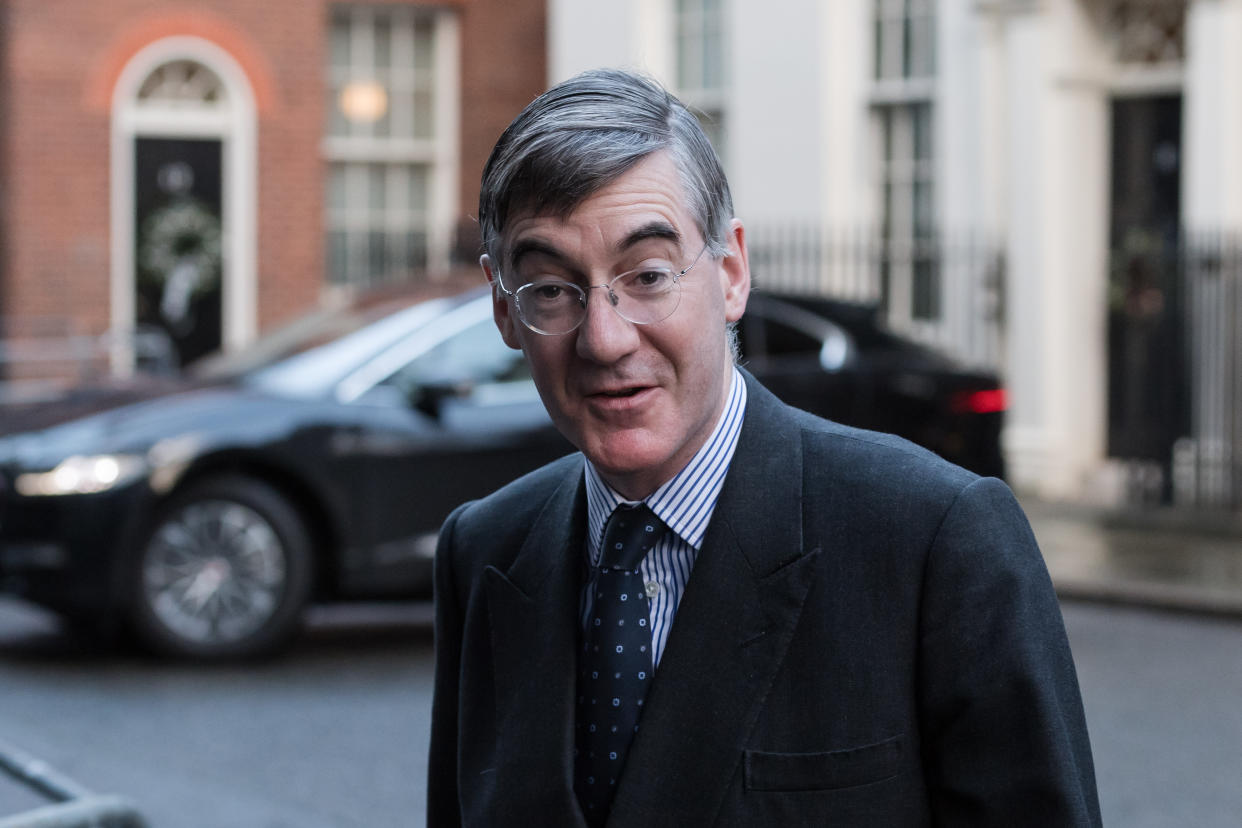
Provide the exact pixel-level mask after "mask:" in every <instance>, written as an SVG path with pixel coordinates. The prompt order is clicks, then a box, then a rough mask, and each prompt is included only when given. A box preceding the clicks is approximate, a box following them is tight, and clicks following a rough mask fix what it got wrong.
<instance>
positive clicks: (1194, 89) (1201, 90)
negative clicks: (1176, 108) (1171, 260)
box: [1182, 0, 1242, 231]
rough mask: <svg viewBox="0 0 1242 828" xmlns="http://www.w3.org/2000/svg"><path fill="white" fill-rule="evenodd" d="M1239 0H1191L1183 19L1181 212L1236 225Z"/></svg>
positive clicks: (1209, 223)
mask: <svg viewBox="0 0 1242 828" xmlns="http://www.w3.org/2000/svg"><path fill="white" fill-rule="evenodd" d="M1239 44H1242V0H1196V2H1193V3H1192V4H1191V6H1190V9H1189V10H1188V14H1187V19H1186V89H1185V97H1184V98H1183V119H1182V131H1183V138H1182V147H1183V149H1182V155H1183V158H1184V159H1185V163H1184V164H1183V166H1182V217H1183V221H1184V223H1185V225H1186V226H1187V227H1188V228H1189V229H1191V230H1192V231H1194V230H1200V231H1202V230H1209V231H1211V230H1222V229H1224V230H1234V229H1237V228H1239V227H1242V152H1240V151H1239V148H1240V147H1242V80H1240V79H1242V49H1239V48H1238V46H1239Z"/></svg>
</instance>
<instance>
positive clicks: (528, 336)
mask: <svg viewBox="0 0 1242 828" xmlns="http://www.w3.org/2000/svg"><path fill="white" fill-rule="evenodd" d="M704 243H705V240H704V239H703V238H702V236H701V235H700V233H699V231H698V228H697V227H696V225H695V223H694V218H693V216H692V215H691V213H690V211H689V209H688V208H687V206H686V202H685V198H684V197H683V195H682V188H681V181H680V176H679V175H678V173H677V170H676V167H675V165H674V164H673V162H672V160H671V159H670V158H669V157H668V155H667V154H665V153H663V152H660V153H655V154H653V155H651V156H649V157H647V158H646V159H644V160H643V161H641V162H639V163H638V164H636V165H635V166H634V167H632V168H631V169H630V170H629V171H627V172H626V173H625V174H624V175H622V176H621V177H620V178H618V179H616V180H615V181H613V182H612V183H611V184H609V185H608V186H606V187H604V188H602V189H600V190H598V191H597V192H595V193H594V194H593V195H592V196H590V197H589V198H587V199H586V200H585V201H583V202H582V203H581V204H580V205H578V207H577V209H575V210H574V211H573V212H572V213H571V214H569V216H568V217H565V218H560V217H557V216H547V215H534V214H519V215H518V216H517V217H516V218H515V219H513V220H512V221H511V222H510V223H509V227H508V228H507V229H506V230H505V233H504V239H503V249H504V250H505V251H506V253H505V257H506V259H507V260H506V261H505V262H503V263H500V266H499V268H497V267H496V263H492V262H490V261H489V260H488V259H487V257H484V259H483V267H484V270H485V271H486V272H487V275H488V278H489V279H494V278H496V275H497V270H499V273H500V274H501V278H502V279H503V281H504V285H505V287H507V288H508V289H509V290H511V291H514V290H517V288H518V287H520V286H521V285H523V284H526V283H527V282H529V281H532V280H533V279H534V278H535V277H537V276H551V277H554V278H559V279H563V280H565V281H570V282H575V283H577V284H579V285H582V286H584V287H585V286H586V285H599V284H603V283H605V282H608V281H610V280H611V279H612V278H613V277H614V276H616V275H618V274H620V273H624V272H625V271H628V270H633V269H635V268H637V267H640V266H643V265H647V266H652V265H660V264H662V265H666V266H668V267H670V268H671V269H672V270H673V271H680V270H682V269H684V268H685V267H687V266H688V265H690V263H691V262H693V261H694V259H695V257H696V256H697V255H698V254H699V251H700V250H702V249H703V246H704ZM728 243H729V251H730V255H729V256H727V257H725V258H722V259H715V258H713V257H712V256H711V254H710V253H704V254H703V256H702V258H700V259H699V260H698V262H697V263H696V264H695V265H694V267H693V269H691V270H690V272H689V273H687V274H686V275H685V276H683V277H682V279H681V302H680V304H679V305H678V307H677V309H676V310H675V311H674V312H673V314H672V315H671V316H669V317H668V318H667V319H665V320H663V321H662V322H656V323H653V324H649V325H635V324H634V323H632V322H628V321H626V320H625V319H622V318H621V317H620V316H618V315H617V313H616V312H615V311H614V310H613V309H612V306H611V305H610V304H609V303H608V297H607V292H606V291H604V290H590V291H587V314H586V319H585V320H583V322H582V324H581V325H580V326H579V327H578V328H577V330H574V331H572V332H570V333H568V334H561V335H559V336H546V335H543V334H538V333H535V332H534V331H532V330H530V329H529V328H527V327H526V326H525V325H523V324H522V322H521V320H520V319H519V318H518V316H517V310H516V308H515V307H514V306H513V300H512V298H511V297H508V296H505V295H504V294H502V293H500V292H499V291H497V292H496V298H495V306H494V309H493V310H494V313H495V317H496V325H497V327H499V328H500V333H501V335H502V336H503V337H504V340H505V342H506V343H508V345H509V346H510V347H513V348H521V349H522V351H524V352H525V354H526V357H527V360H528V361H529V362H530V366H531V370H532V372H533V374H534V378H535V384H536V386H537V387H538V388H539V394H540V397H542V399H543V403H544V405H545V406H547V409H548V413H549V414H550V415H551V416H552V420H553V422H555V423H556V426H557V428H559V429H560V430H561V432H562V433H563V434H564V435H565V436H566V437H568V438H569V440H570V441H571V442H572V443H573V444H574V445H576V446H577V447H578V448H579V449H580V450H581V451H582V452H583V454H585V455H586V456H587V457H588V458H590V460H591V462H592V463H594V464H595V466H596V468H598V469H599V471H600V473H601V474H602V475H603V477H604V479H605V480H606V481H607V482H608V483H609V484H610V485H611V486H612V487H613V488H614V489H616V490H617V491H618V492H619V493H621V494H622V495H624V496H625V497H627V498H631V499H639V498H643V497H646V496H647V495H648V494H650V493H651V492H652V491H654V490H655V489H656V488H658V487H659V486H660V484H662V483H664V482H665V481H666V480H668V479H669V478H671V477H672V476H673V475H674V474H676V473H677V472H678V471H680V470H681V468H682V467H683V466H685V464H686V463H687V462H689V460H690V458H691V457H693V456H694V453H695V452H696V451H698V449H699V447H700V446H702V445H703V443H704V442H706V440H707V438H708V437H709V436H710V435H711V431H712V428H713V427H714V426H715V424H716V420H717V419H718V418H719V416H720V413H721V411H722V410H723V407H724V401H725V397H726V395H727V393H728V388H729V385H728V383H729V381H730V377H731V371H732V357H731V355H730V353H729V350H728V345H727V340H726V336H725V323H726V322H732V321H736V320H737V319H739V318H741V316H742V312H743V311H744V310H745V309H746V298H747V296H748V295H749V292H750V271H749V267H748V264H747V258H746V243H745V236H744V233H743V230H742V226H741V223H740V222H738V221H736V220H734V222H733V224H732V226H731V229H730V233H729V238H728Z"/></svg>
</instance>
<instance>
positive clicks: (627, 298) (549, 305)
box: [517, 268, 681, 334]
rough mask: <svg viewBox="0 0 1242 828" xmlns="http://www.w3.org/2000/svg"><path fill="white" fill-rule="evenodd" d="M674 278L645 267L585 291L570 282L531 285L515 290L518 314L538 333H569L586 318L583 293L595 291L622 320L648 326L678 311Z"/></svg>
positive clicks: (669, 273) (677, 286) (678, 291)
mask: <svg viewBox="0 0 1242 828" xmlns="http://www.w3.org/2000/svg"><path fill="white" fill-rule="evenodd" d="M677 275H678V274H676V273H674V272H673V271H671V270H668V269H666V268H644V269H642V270H633V271H630V272H628V273H622V274H621V275H620V276H618V277H616V278H615V279H613V280H612V282H610V283H609V284H607V285H592V286H591V287H590V288H587V289H585V290H584V289H583V288H582V287H580V286H579V285H575V284H573V283H571V282H562V281H551V280H549V281H538V282H531V283H530V284H526V285H522V287H520V288H518V291H517V307H518V313H519V315H520V316H521V318H522V321H523V322H524V323H526V325H527V326H528V327H529V328H531V329H532V330H534V331H536V332H538V333H543V334H563V333H569V332H570V331H572V330H574V329H575V328H577V327H578V326H579V325H581V324H582V320H583V319H585V318H586V307H587V292H586V291H587V290H594V289H597V288H598V289H602V290H606V291H608V293H609V296H608V299H609V300H610V301H609V303H610V304H611V305H612V306H613V309H614V310H615V311H616V312H617V314H618V315H620V316H621V317H622V318H623V319H626V320H628V321H630V322H633V323H634V324H636V325H650V324H653V323H655V322H661V321H663V320H664V319H667V318H668V317H669V316H670V315H671V314H672V313H673V311H675V310H676V309H677V305H678V303H679V302H680V300H681V286H680V284H679V283H678V279H677Z"/></svg>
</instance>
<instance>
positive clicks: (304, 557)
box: [131, 475, 313, 659]
mask: <svg viewBox="0 0 1242 828" xmlns="http://www.w3.org/2000/svg"><path fill="white" fill-rule="evenodd" d="M312 569H313V561H312V556H311V548H310V538H309V535H308V534H307V531H306V527H305V524H304V523H303V521H302V519H301V518H300V516H299V515H298V513H297V511H296V510H295V509H294V507H293V506H292V505H291V504H290V503H289V501H288V500H287V499H286V498H285V497H283V496H282V495H281V494H280V493H279V492H277V491H276V490H275V489H273V488H272V487H270V486H268V485H267V484H265V483H262V482H259V481H257V480H253V479H251V478H246V477H239V476H231V475H230V476H225V477H217V478H213V479H210V480H206V481H203V482H201V483H198V484H196V485H194V486H193V487H191V488H189V489H187V490H186V491H185V492H183V493H181V494H180V495H178V496H176V497H174V498H173V500H172V501H170V502H169V503H168V504H167V506H166V508H163V509H161V510H160V512H159V514H158V515H157V517H156V519H155V521H154V522H153V524H152V526H151V530H150V532H149V533H148V534H147V535H146V540H145V542H144V543H143V545H142V548H141V550H140V551H139V554H138V556H137V560H136V567H135V569H134V572H133V577H132V584H131V586H132V588H133V620H134V626H135V631H136V632H137V633H138V635H139V636H140V637H141V638H142V640H143V641H144V642H145V643H146V644H147V645H149V646H150V647H152V648H153V649H155V650H157V651H159V652H162V653H165V654H170V655H178V656H191V657H195V658H207V659H211V658H237V657H242V656H251V655H258V654H263V653H268V652H271V651H272V650H274V649H276V648H277V647H279V646H280V645H281V644H284V643H285V642H286V641H287V639H288V638H289V637H290V636H291V635H292V634H293V632H294V631H295V630H296V628H297V625H298V623H299V621H300V619H301V612H302V608H303V607H304V606H305V604H306V601H307V599H308V597H309V596H310V592H311V582H312Z"/></svg>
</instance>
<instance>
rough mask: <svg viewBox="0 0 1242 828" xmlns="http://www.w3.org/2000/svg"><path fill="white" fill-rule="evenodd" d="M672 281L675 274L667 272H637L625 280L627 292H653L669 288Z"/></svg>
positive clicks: (655, 270) (654, 270)
mask: <svg viewBox="0 0 1242 828" xmlns="http://www.w3.org/2000/svg"><path fill="white" fill-rule="evenodd" d="M672 281H673V274H672V273H670V272H669V271H667V270H662V269H651V270H636V271H634V272H633V273H631V274H630V275H629V276H627V277H626V278H625V286H626V289H627V290H634V291H641V292H651V291H658V290H661V289H663V288H666V287H668V285H669V284H670V283H671V282H672Z"/></svg>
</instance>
